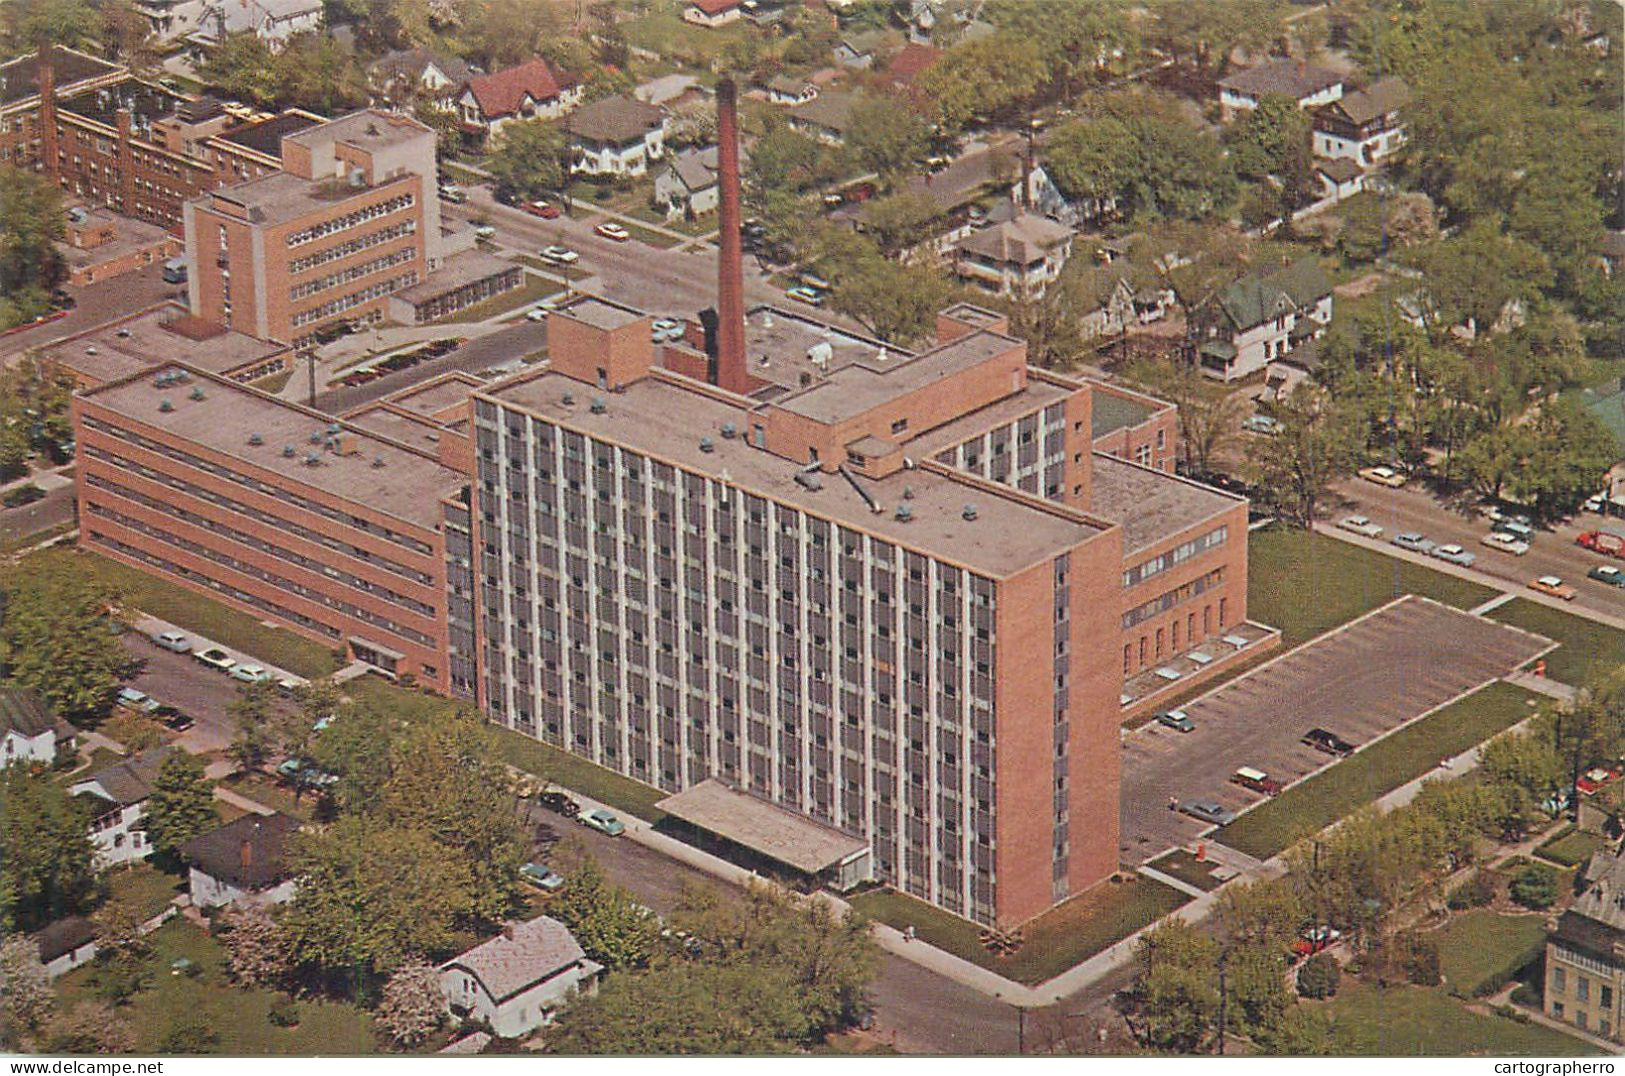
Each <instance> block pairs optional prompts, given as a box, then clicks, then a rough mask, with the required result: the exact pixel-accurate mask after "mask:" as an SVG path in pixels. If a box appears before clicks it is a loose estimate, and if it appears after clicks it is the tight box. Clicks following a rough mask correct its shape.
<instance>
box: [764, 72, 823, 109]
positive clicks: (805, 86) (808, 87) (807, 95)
mask: <svg viewBox="0 0 1625 1076" xmlns="http://www.w3.org/2000/svg"><path fill="white" fill-rule="evenodd" d="M817 96H818V86H817V84H816V83H813V82H810V81H808V80H807V79H804V78H791V77H790V76H789V75H774V76H773V77H772V78H770V79H768V80H767V103H768V104H770V105H786V106H791V107H793V106H795V105H804V104H806V103H807V102H808V101H811V100H812V99H813V98H814V97H817Z"/></svg>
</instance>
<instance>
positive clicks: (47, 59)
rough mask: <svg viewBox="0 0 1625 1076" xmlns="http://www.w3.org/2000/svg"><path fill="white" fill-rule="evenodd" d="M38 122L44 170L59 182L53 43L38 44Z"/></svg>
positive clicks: (60, 170)
mask: <svg viewBox="0 0 1625 1076" xmlns="http://www.w3.org/2000/svg"><path fill="white" fill-rule="evenodd" d="M39 124H40V156H41V157H43V158H44V160H45V172H46V174H47V175H49V176H50V177H51V179H53V180H55V181H57V182H61V176H62V169H61V166H60V165H59V164H58V163H57V159H56V155H57V142H56V46H55V45H53V44H45V45H42V46H40V52H39Z"/></svg>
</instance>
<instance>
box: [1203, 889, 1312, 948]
mask: <svg viewBox="0 0 1625 1076" xmlns="http://www.w3.org/2000/svg"><path fill="white" fill-rule="evenodd" d="M1217 917H1218V924H1219V929H1220V933H1221V936H1222V937H1223V938H1224V940H1225V944H1226V945H1229V946H1232V947H1237V946H1239V947H1257V948H1260V949H1268V950H1272V951H1273V950H1281V951H1285V949H1286V947H1287V945H1288V943H1290V942H1291V941H1292V939H1293V937H1294V936H1295V935H1296V934H1297V932H1298V928H1299V927H1301V926H1302V925H1303V921H1304V918H1305V917H1304V909H1303V904H1302V901H1301V900H1300V899H1299V896H1298V894H1297V892H1296V891H1295V890H1294V889H1293V888H1292V886H1291V884H1289V883H1288V882H1286V881H1283V880H1282V879H1279V878H1272V879H1264V880H1260V881H1254V882H1238V883H1237V884H1235V885H1229V886H1226V887H1225V888H1224V889H1223V891H1222V892H1221V893H1220V896H1219V905H1218V908H1217Z"/></svg>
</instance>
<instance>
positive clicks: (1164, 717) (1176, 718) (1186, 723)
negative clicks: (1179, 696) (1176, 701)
mask: <svg viewBox="0 0 1625 1076" xmlns="http://www.w3.org/2000/svg"><path fill="white" fill-rule="evenodd" d="M1157 724H1159V725H1166V726H1167V727H1168V728H1171V729H1175V730H1177V731H1179V732H1195V731H1196V722H1194V721H1192V720H1191V715H1190V714H1187V713H1186V712H1185V711H1184V710H1162V711H1159V712H1158V714H1157Z"/></svg>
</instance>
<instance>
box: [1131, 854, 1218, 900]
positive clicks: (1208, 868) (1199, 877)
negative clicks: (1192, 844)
mask: <svg viewBox="0 0 1625 1076" xmlns="http://www.w3.org/2000/svg"><path fill="white" fill-rule="evenodd" d="M1146 866H1148V867H1150V868H1152V869H1153V870H1158V871H1161V872H1162V873H1163V874H1166V875H1168V876H1169V877H1171V878H1178V879H1179V880H1180V881H1181V882H1184V883H1185V884H1186V885H1193V886H1195V887H1196V888H1198V889H1202V890H1214V889H1217V888H1219V886H1220V885H1221V884H1222V883H1220V881H1219V880H1218V879H1217V878H1215V877H1213V868H1215V867H1217V866H1218V864H1217V863H1215V862H1213V861H1212V860H1211V859H1210V860H1207V861H1206V862H1201V861H1199V860H1197V858H1196V855H1195V853H1193V852H1187V851H1186V850H1185V849H1183V848H1176V849H1174V850H1173V851H1172V852H1169V853H1168V854H1167V855H1164V856H1162V857H1161V858H1159V859H1153V860H1152V861H1151V862H1150V863H1147V864H1146Z"/></svg>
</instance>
